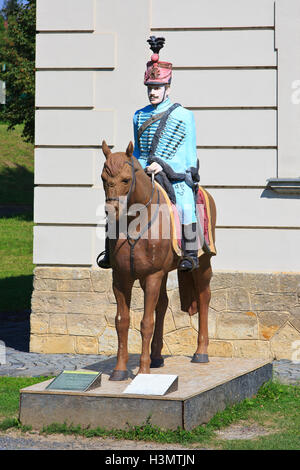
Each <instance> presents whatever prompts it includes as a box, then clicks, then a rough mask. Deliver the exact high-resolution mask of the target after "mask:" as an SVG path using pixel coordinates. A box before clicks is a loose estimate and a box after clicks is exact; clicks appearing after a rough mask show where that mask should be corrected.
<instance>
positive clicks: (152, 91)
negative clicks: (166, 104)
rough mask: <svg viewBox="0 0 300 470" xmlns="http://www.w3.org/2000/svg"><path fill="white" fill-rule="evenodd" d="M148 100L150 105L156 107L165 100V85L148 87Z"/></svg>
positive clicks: (167, 90)
mask: <svg viewBox="0 0 300 470" xmlns="http://www.w3.org/2000/svg"><path fill="white" fill-rule="evenodd" d="M147 89H148V90H147V91H148V98H149V101H150V103H151V104H152V105H154V106H155V105H157V104H159V103H161V102H162V101H163V100H165V99H166V98H167V97H168V95H169V87H167V88H166V90H165V85H153V86H152V85H148V86H147Z"/></svg>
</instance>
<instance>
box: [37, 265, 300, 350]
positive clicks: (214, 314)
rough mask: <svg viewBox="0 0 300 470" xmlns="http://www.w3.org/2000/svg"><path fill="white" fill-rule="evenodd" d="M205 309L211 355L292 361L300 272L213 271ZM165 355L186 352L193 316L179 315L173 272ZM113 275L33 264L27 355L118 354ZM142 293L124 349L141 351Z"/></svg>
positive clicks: (299, 316) (299, 329)
mask: <svg viewBox="0 0 300 470" xmlns="http://www.w3.org/2000/svg"><path fill="white" fill-rule="evenodd" d="M211 289H212V299H211V303H210V310H209V338H210V344H209V350H208V352H209V355H210V356H223V357H224V356H225V357H253V358H255V357H259V358H265V359H269V358H276V359H282V358H286V359H292V358H293V353H294V354H295V348H297V343H296V342H297V341H298V342H299V343H298V344H299V346H298V349H300V273H299V274H294V273H293V274H292V273H247V272H215V273H214V277H213V280H212V283H211ZM168 297H169V306H168V311H167V314H166V319H165V327H164V348H163V354H171V355H181V354H187V355H191V354H193V353H194V352H195V349H196V343H197V326H198V314H196V315H194V316H193V317H189V315H188V314H186V313H183V312H182V311H181V310H180V302H179V296H178V289H177V274H176V272H172V273H170V274H169V280H168ZM115 314H116V302H115V298H114V295H113V292H112V288H111V272H110V271H106V270H99V269H92V268H71V267H70V268H65V267H64V268H61V267H38V268H36V269H35V275H34V292H33V296H32V313H31V341H30V350H31V351H32V352H43V353H78V354H106V355H114V354H116V352H117V334H116V330H115V324H114V319H115ZM142 315H143V292H142V290H141V288H140V287H139V285H138V284H135V286H134V288H133V293H132V303H131V319H130V330H129V352H130V353H140V352H141V336H140V322H141V319H142Z"/></svg>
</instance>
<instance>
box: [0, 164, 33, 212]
mask: <svg viewBox="0 0 300 470" xmlns="http://www.w3.org/2000/svg"><path fill="white" fill-rule="evenodd" d="M33 187H34V175H33V172H32V171H30V170H28V168H26V167H25V166H22V165H18V164H13V167H9V166H5V167H4V168H2V169H1V170H0V205H1V204H10V205H11V204H22V205H27V206H31V207H32V205H33Z"/></svg>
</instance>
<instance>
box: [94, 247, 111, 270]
mask: <svg viewBox="0 0 300 470" xmlns="http://www.w3.org/2000/svg"><path fill="white" fill-rule="evenodd" d="M101 256H103V259H100V258H101ZM96 263H97V265H98V266H99V268H102V269H109V268H111V265H110V262H109V256H107V255H106V250H104V251H102V252H101V253H100V255H98V256H97V259H96Z"/></svg>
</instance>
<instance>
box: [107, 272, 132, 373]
mask: <svg viewBox="0 0 300 470" xmlns="http://www.w3.org/2000/svg"><path fill="white" fill-rule="evenodd" d="M132 285H133V282H132V281H131V280H127V281H126V280H125V279H124V278H123V279H122V281H120V279H119V278H118V276H116V275H115V274H114V275H113V291H114V294H115V298H116V301H117V314H116V318H115V325H116V330H117V334H118V354H117V365H116V367H115V369H114V371H113V373H112V375H111V376H110V379H109V380H126V379H127V378H128V371H127V361H128V329H129V321H130V318H129V312H130V300H131V290H132Z"/></svg>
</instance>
